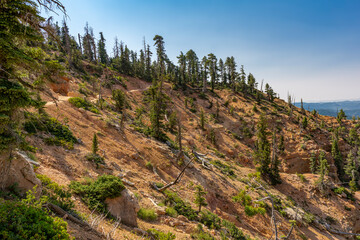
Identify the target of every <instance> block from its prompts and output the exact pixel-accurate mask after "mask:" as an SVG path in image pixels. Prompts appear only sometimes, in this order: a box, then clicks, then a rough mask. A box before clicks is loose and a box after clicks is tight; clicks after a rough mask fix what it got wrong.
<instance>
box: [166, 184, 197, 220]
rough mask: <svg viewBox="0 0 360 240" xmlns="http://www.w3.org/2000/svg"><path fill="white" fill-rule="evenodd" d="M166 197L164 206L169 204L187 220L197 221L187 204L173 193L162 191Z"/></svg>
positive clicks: (195, 213)
mask: <svg viewBox="0 0 360 240" xmlns="http://www.w3.org/2000/svg"><path fill="white" fill-rule="evenodd" d="M164 193H165V195H166V199H165V204H170V205H171V206H172V207H173V208H174V209H175V210H176V211H177V212H178V214H180V215H184V216H185V217H187V218H188V219H189V220H197V215H198V214H197V212H196V211H195V210H194V209H192V208H191V205H190V204H189V203H186V202H184V201H183V200H182V199H181V198H180V197H179V196H178V195H177V194H176V193H175V192H171V191H169V190H165V191H164Z"/></svg>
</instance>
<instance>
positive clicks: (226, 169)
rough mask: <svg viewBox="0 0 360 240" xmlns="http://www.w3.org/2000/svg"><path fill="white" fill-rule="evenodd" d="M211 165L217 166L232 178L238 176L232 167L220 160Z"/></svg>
mask: <svg viewBox="0 0 360 240" xmlns="http://www.w3.org/2000/svg"><path fill="white" fill-rule="evenodd" d="M211 163H212V164H214V165H215V166H217V167H218V168H219V169H220V171H221V172H222V173H223V174H225V175H228V176H231V177H236V174H235V172H234V170H233V169H232V167H231V166H230V165H227V164H225V163H223V162H221V161H220V160H215V161H212V162H211Z"/></svg>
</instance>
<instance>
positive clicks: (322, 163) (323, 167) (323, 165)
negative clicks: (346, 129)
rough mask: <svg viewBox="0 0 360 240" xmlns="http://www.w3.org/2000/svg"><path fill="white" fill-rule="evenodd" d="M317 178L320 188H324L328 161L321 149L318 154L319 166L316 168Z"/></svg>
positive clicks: (327, 172)
mask: <svg viewBox="0 0 360 240" xmlns="http://www.w3.org/2000/svg"><path fill="white" fill-rule="evenodd" d="M318 174H319V178H318V180H317V181H316V183H317V185H318V187H319V188H320V190H324V188H325V176H327V175H328V174H329V163H328V161H327V159H326V158H325V152H323V151H321V152H320V154H319V168H318Z"/></svg>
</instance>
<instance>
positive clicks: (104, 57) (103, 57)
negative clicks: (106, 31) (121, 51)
mask: <svg viewBox="0 0 360 240" xmlns="http://www.w3.org/2000/svg"><path fill="white" fill-rule="evenodd" d="M98 53H99V59H100V62H101V63H102V64H105V65H107V64H108V61H109V60H108V54H107V52H106V47H105V38H104V35H103V33H102V32H100V40H99V42H98Z"/></svg>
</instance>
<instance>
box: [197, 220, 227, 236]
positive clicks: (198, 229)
mask: <svg viewBox="0 0 360 240" xmlns="http://www.w3.org/2000/svg"><path fill="white" fill-rule="evenodd" d="M191 238H192V239H196V240H215V238H214V237H213V236H211V235H210V233H207V232H205V231H204V229H203V228H202V226H201V224H200V223H199V224H198V228H197V231H196V233H193V234H191ZM225 239H226V238H225Z"/></svg>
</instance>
